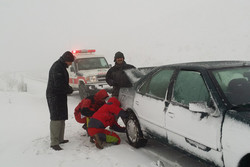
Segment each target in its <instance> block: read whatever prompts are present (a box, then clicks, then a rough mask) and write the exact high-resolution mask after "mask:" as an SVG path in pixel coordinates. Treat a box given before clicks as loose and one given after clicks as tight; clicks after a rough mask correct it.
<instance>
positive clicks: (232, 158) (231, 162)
mask: <svg viewBox="0 0 250 167" xmlns="http://www.w3.org/2000/svg"><path fill="white" fill-rule="evenodd" d="M249 132H250V125H249V124H246V123H244V122H241V121H239V120H236V119H235V118H233V117H231V116H230V115H227V114H226V115H225V119H224V123H223V127H222V147H223V159H224V164H225V166H227V167H236V166H238V165H239V162H240V161H241V159H242V158H243V157H245V156H246V155H247V154H250V145H249V141H250V133H249ZM242 136H244V138H242Z"/></svg>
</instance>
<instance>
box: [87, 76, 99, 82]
mask: <svg viewBox="0 0 250 167" xmlns="http://www.w3.org/2000/svg"><path fill="white" fill-rule="evenodd" d="M86 81H87V83H93V82H97V77H96V76H88V77H87V78H86Z"/></svg>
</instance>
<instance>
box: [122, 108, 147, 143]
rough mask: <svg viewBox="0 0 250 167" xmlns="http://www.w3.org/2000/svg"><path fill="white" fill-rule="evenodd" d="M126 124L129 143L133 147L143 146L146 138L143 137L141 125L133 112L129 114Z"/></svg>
mask: <svg viewBox="0 0 250 167" xmlns="http://www.w3.org/2000/svg"><path fill="white" fill-rule="evenodd" d="M126 125H127V126H126V135H127V138H128V142H129V144H130V145H131V146H133V147H135V148H139V147H144V146H145V145H146V144H147V139H144V138H143V134H142V131H141V127H140V125H139V122H138V120H137V118H136V116H135V115H134V114H133V113H131V114H130V115H129V118H128V120H127V124H126Z"/></svg>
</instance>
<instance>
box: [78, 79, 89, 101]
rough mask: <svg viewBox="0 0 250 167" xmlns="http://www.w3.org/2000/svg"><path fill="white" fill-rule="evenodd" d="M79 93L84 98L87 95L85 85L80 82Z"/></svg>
mask: <svg viewBox="0 0 250 167" xmlns="http://www.w3.org/2000/svg"><path fill="white" fill-rule="evenodd" d="M79 94H80V98H81V99H84V98H85V97H87V96H89V93H88V92H87V90H86V87H85V85H84V84H83V83H80V85H79Z"/></svg>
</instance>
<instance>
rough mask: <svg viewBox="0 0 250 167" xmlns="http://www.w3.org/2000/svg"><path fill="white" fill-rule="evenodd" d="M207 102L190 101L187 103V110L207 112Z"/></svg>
mask: <svg viewBox="0 0 250 167" xmlns="http://www.w3.org/2000/svg"><path fill="white" fill-rule="evenodd" d="M207 108H208V107H207V103H206V102H191V103H189V110H191V111H194V112H202V113H208V112H207Z"/></svg>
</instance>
